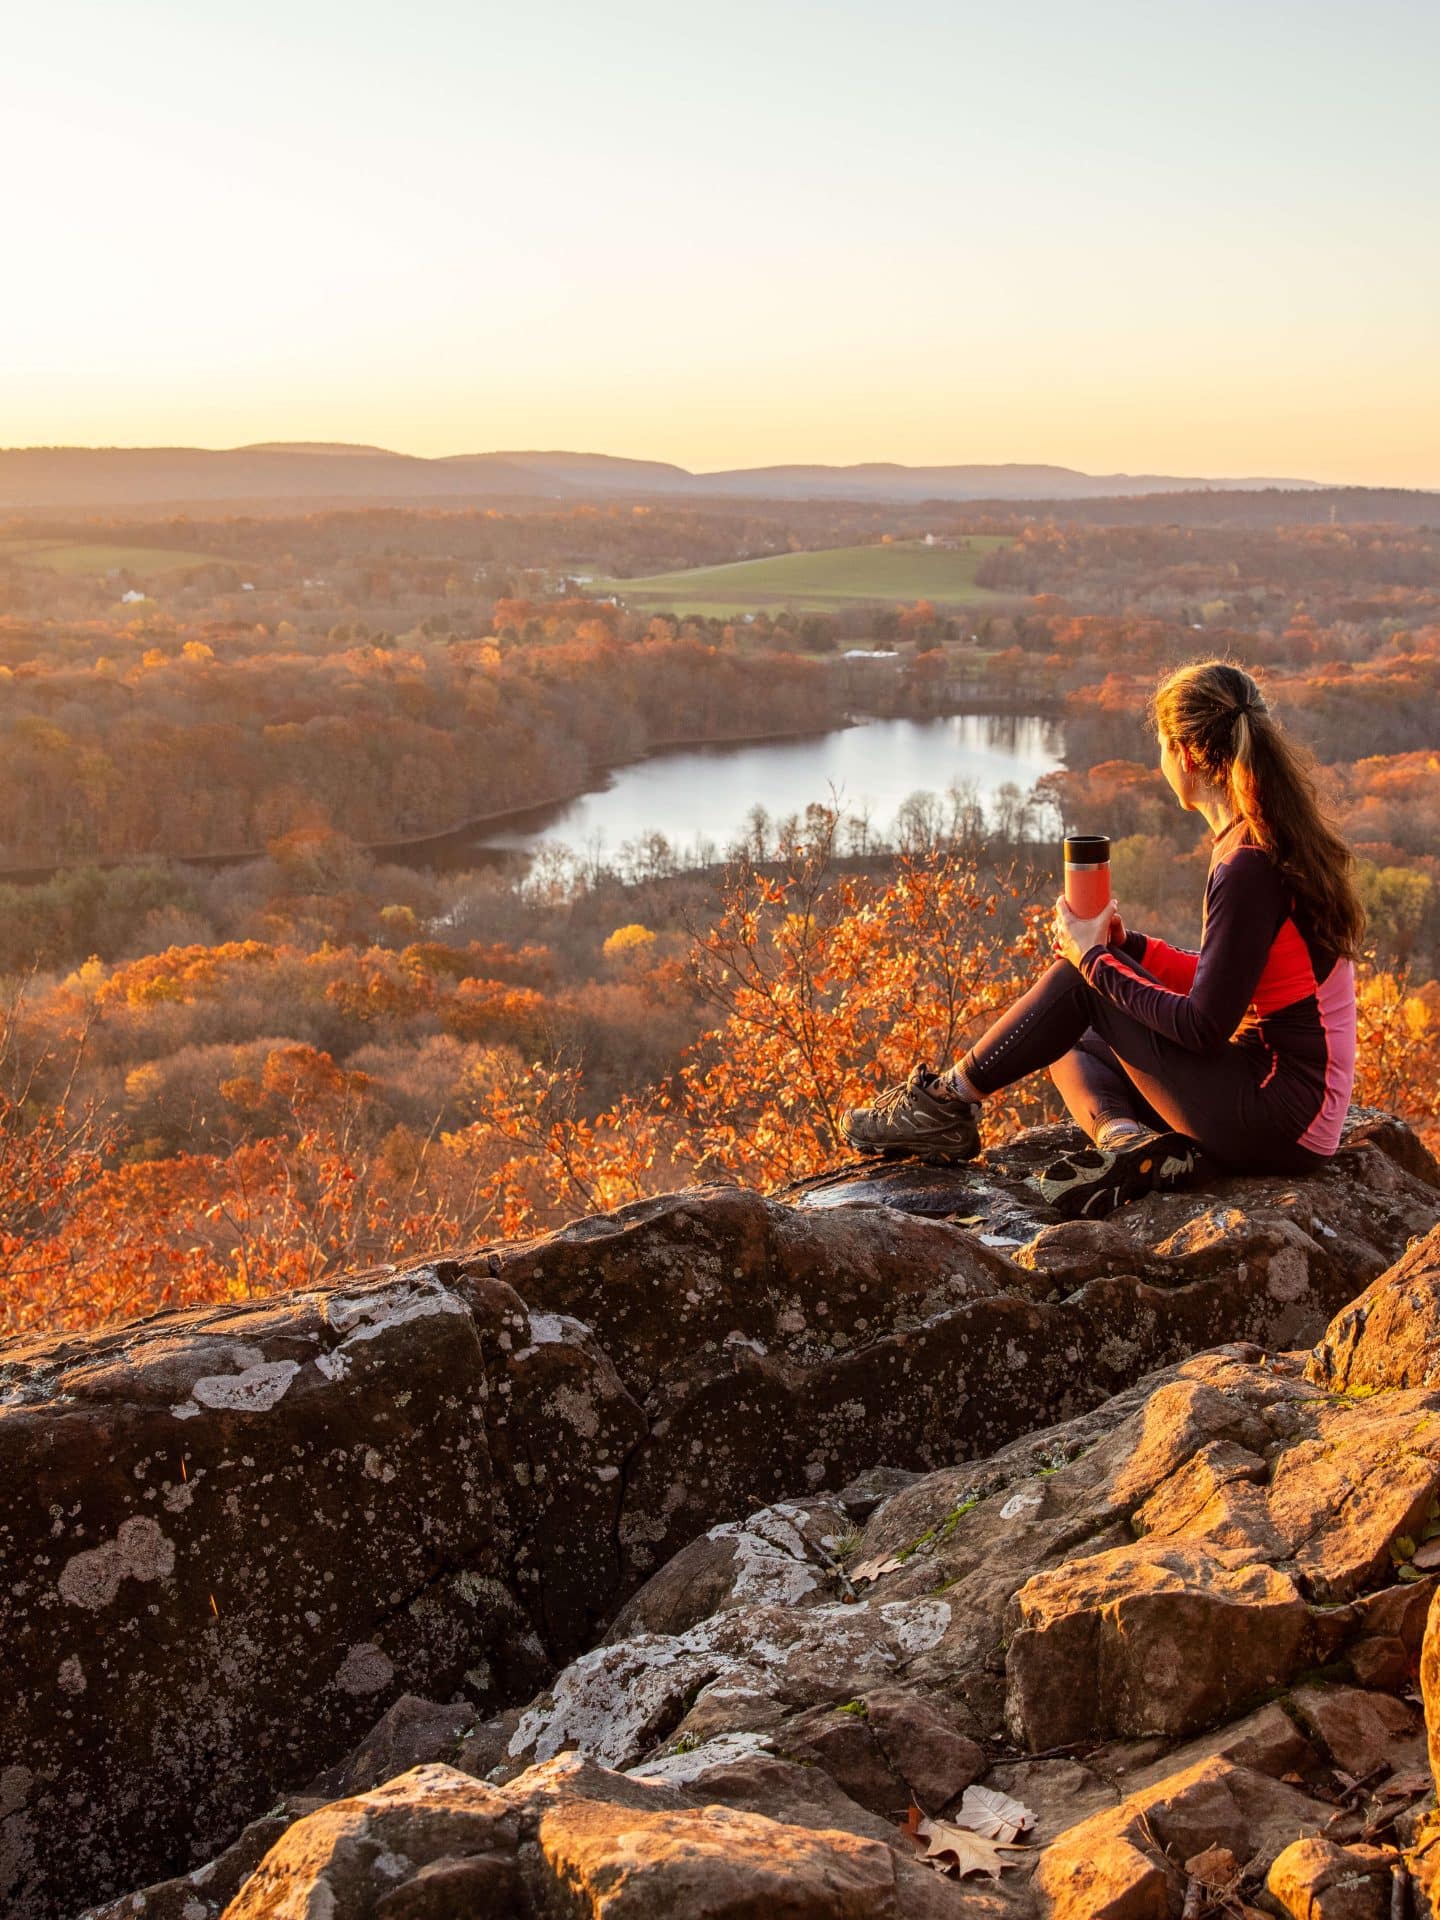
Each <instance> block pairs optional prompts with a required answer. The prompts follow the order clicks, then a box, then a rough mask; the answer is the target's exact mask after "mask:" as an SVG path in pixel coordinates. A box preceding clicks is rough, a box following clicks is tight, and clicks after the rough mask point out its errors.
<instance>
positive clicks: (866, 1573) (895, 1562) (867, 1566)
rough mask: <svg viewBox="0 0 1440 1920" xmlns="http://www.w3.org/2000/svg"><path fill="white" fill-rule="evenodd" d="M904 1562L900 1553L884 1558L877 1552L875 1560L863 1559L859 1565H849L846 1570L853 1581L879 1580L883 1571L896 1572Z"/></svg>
mask: <svg viewBox="0 0 1440 1920" xmlns="http://www.w3.org/2000/svg"><path fill="white" fill-rule="evenodd" d="M904 1564H905V1562H904V1561H903V1560H902V1559H901V1557H900V1555H899V1554H898V1553H892V1554H888V1555H886V1556H885V1557H883V1558H882V1557H881V1556H880V1555H879V1554H877V1555H876V1556H875V1558H874V1559H873V1560H862V1561H861V1562H860V1564H859V1566H858V1567H848V1568H847V1569H846V1572H847V1573H848V1574H849V1577H850V1579H851V1580H852V1581H857V1580H878V1579H879V1578H880V1576H881V1574H882V1573H894V1572H896V1571H897V1570H898V1569H899V1568H900V1567H903V1566H904Z"/></svg>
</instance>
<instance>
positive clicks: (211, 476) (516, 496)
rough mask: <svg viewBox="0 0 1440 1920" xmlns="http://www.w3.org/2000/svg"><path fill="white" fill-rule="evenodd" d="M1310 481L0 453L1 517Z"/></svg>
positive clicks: (1014, 467) (561, 455)
mask: <svg viewBox="0 0 1440 1920" xmlns="http://www.w3.org/2000/svg"><path fill="white" fill-rule="evenodd" d="M1324 485H1325V483H1324V482H1323V481H1318V480H1295V479H1266V478H1259V477H1255V478H1240V479H1235V478H1194V477H1191V478H1186V477H1183V476H1177V475H1173V474H1127V473H1111V474H1089V473H1081V472H1079V471H1078V470H1076V469H1075V468H1073V467H1060V466H1045V465H1025V464H1018V463H1006V464H1003V465H982V464H970V465H956V466H931V467H907V466H902V465H899V464H898V463H893V462H886V461H867V462H864V463H862V464H860V465H856V466H846V467H832V466H822V465H803V464H799V465H789V466H771V467H736V468H732V469H729V470H727V471H723V472H717V473H691V472H689V471H688V470H687V469H686V468H684V467H678V466H674V465H671V464H670V463H668V462H666V461H661V460H632V459H625V458H623V457H621V456H618V455H613V454H604V453H571V452H565V451H548V452H546V451H538V450H532V451H522V452H497V453H474V454H449V455H444V456H441V457H439V458H435V459H423V458H421V457H420V456H418V455H415V454H405V453H392V452H390V451H389V450H388V449H386V448H383V447H363V446H349V445H347V444H345V443H343V442H319V441H298V442H287V441H270V442H260V443H259V444H257V445H254V446H247V447H233V448H225V449H217V448H207V447H12V448H0V511H5V510H8V511H11V512H16V511H34V510H41V509H45V508H76V507H94V508H103V507H112V508H125V507H139V506H155V505H159V504H162V503H163V504H167V505H168V504H173V505H175V506H177V507H183V506H184V505H186V504H187V503H193V504H195V505H200V504H202V503H203V504H205V505H207V506H218V505H221V504H223V503H224V502H226V501H236V502H241V501H243V502H247V503H249V502H256V501H267V502H271V503H274V504H275V505H281V504H284V505H288V506H296V507H303V506H305V505H307V504H313V505H320V504H324V505H327V506H331V505H336V504H347V503H348V504H353V505H356V506H359V505H362V504H364V505H387V506H407V505H408V506H434V507H438V506H450V507H459V506H466V505H470V504H479V503H484V502H489V501H498V500H509V501H516V500H535V501H543V500H576V501H578V500H586V499H596V498H617V497H625V498H634V499H677V500H680V499H689V500H704V499H722V498H724V499H754V500H845V501H860V500H873V501H877V502H883V501H910V502H914V501H921V500H936V501H960V500H997V501H999V500H1091V499H1105V498H1114V497H1116V496H1123V495H1138V494H1150V493H1185V492H1207V491H1224V492H1234V491H1253V490H1256V489H1264V488H1280V489H1284V490H1287V491H1304V492H1312V491H1316V490H1319V489H1322V488H1323V487H1324Z"/></svg>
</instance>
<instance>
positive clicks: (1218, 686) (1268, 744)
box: [1151, 660, 1365, 959]
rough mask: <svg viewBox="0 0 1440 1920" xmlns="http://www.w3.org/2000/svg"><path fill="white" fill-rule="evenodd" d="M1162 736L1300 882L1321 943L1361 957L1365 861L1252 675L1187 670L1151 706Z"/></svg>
mask: <svg viewBox="0 0 1440 1920" xmlns="http://www.w3.org/2000/svg"><path fill="white" fill-rule="evenodd" d="M1151 711H1152V713H1153V715H1154V720H1155V727H1156V730H1157V732H1158V733H1159V734H1160V735H1161V736H1162V737H1163V738H1164V739H1167V740H1169V741H1170V742H1171V745H1172V746H1173V747H1184V748H1186V749H1187V750H1188V752H1189V754H1190V756H1191V758H1192V759H1193V760H1194V761H1195V762H1196V764H1197V765H1198V766H1199V768H1200V770H1201V772H1202V773H1203V774H1204V775H1205V777H1206V778H1207V779H1208V780H1210V781H1211V782H1212V783H1213V784H1214V785H1215V786H1218V787H1223V788H1226V789H1228V792H1229V796H1230V804H1231V806H1232V807H1233V808H1234V810H1235V812H1236V814H1237V815H1238V816H1239V817H1240V818H1241V819H1243V820H1244V822H1245V824H1246V826H1247V827H1248V828H1249V829H1250V833H1251V836H1252V838H1253V839H1254V840H1255V842H1256V844H1257V845H1258V846H1261V847H1263V848H1264V849H1265V851H1266V852H1267V853H1268V854H1270V856H1271V858H1272V859H1273V860H1274V861H1275V864H1276V865H1277V866H1278V867H1279V869H1280V871H1281V872H1282V873H1283V874H1284V875H1285V878H1286V879H1287V880H1288V881H1289V882H1290V885H1291V888H1292V889H1293V891H1294V894H1295V898H1296V901H1297V903H1298V904H1299V906H1300V907H1301V908H1302V909H1303V911H1304V913H1305V917H1306V918H1307V920H1308V921H1309V923H1310V926H1311V928H1312V930H1313V932H1314V934H1315V936H1316V937H1317V938H1318V939H1319V940H1320V941H1321V943H1322V944H1323V945H1324V946H1326V947H1328V948H1329V949H1330V950H1331V951H1332V952H1334V953H1338V954H1343V955H1345V956H1347V957H1349V958H1351V959H1354V958H1355V957H1356V956H1357V955H1358V954H1359V951H1360V942H1361V940H1362V938H1363V937H1364V933H1365V909H1364V908H1363V907H1362V906H1361V904H1360V897H1359V895H1358V894H1357V893H1356V891H1355V880H1354V866H1355V857H1354V855H1353V854H1352V853H1351V851H1350V849H1349V848H1348V847H1347V846H1346V844H1345V842H1344V841H1343V840H1342V839H1341V838H1340V835H1339V834H1338V833H1337V832H1336V830H1335V828H1334V827H1333V826H1332V825H1331V823H1330V821H1329V820H1328V819H1327V818H1326V816H1325V812H1324V809H1323V807H1322V806H1321V804H1320V797H1319V794H1318V792H1317V790H1316V784H1315V772H1314V763H1313V761H1312V760H1311V758H1310V756H1309V754H1308V753H1306V751H1305V750H1304V748H1303V747H1299V746H1297V745H1296V744H1295V743H1294V742H1293V741H1291V740H1290V739H1288V738H1287V737H1286V735H1285V733H1284V732H1283V730H1282V729H1281V727H1280V723H1279V722H1278V721H1277V720H1276V719H1275V717H1274V716H1273V714H1272V713H1271V712H1270V709H1269V707H1268V706H1267V705H1266V702H1265V696H1264V694H1263V693H1261V691H1260V689H1259V687H1258V686H1256V684H1255V682H1254V681H1253V680H1252V679H1251V677H1250V675H1249V674H1248V673H1246V672H1245V671H1244V669H1243V668H1242V667H1237V666H1234V665H1232V663H1231V662H1230V661H1228V660H1203V661H1200V662H1197V663H1196V664H1194V665H1192V666H1188V667H1179V668H1177V669H1176V671H1175V672H1174V673H1172V674H1170V675H1169V676H1168V678H1167V679H1165V680H1164V681H1162V682H1161V684H1160V687H1159V688H1158V690H1157V691H1156V694H1155V697H1154V700H1153V701H1152V702H1151Z"/></svg>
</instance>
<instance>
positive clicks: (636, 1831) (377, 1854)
mask: <svg viewBox="0 0 1440 1920" xmlns="http://www.w3.org/2000/svg"><path fill="white" fill-rule="evenodd" d="M732 1785H733V1783H732ZM791 1793H792V1796H793V1793H794V1789H791ZM808 1810H811V1811H813V1810H814V1809H813V1803H811V1807H810V1808H809V1809H808ZM897 1838H898V1836H897ZM972 1911H973V1909H971V1908H970V1907H968V1906H967V1905H966V1904H965V1903H964V1901H963V1898H962V1897H961V1896H959V1895H958V1894H957V1893H956V1892H955V1890H953V1889H952V1888H950V1887H949V1886H947V1885H946V1884H945V1883H944V1882H942V1881H940V1880H939V1879H938V1878H936V1877H935V1876H934V1875H927V1874H925V1873H923V1871H922V1870H921V1869H919V1868H917V1867H916V1866H914V1865H913V1864H912V1863H911V1862H910V1861H908V1860H906V1859H904V1858H902V1857H901V1856H900V1855H899V1854H898V1853H897V1852H896V1850H895V1849H893V1848H892V1847H891V1846H889V1845H888V1844H887V1843H886V1842H885V1841H884V1840H882V1839H878V1838H873V1837H869V1836H867V1835H863V1834H858V1833H855V1832H853V1831H850V1830H849V1829H848V1828H846V1827H823V1826H819V1825H817V1824H815V1823H814V1822H813V1820H805V1821H801V1822H793V1823H792V1822H789V1821H782V1820H776V1819H772V1818H769V1817H767V1816H766V1815H764V1814H760V1813H756V1812H753V1811H750V1810H749V1809H747V1808H745V1807H741V1806H737V1805H733V1804H724V1803H721V1802H717V1801H710V1802H708V1803H703V1804H697V1803H696V1801H695V1799H694V1797H693V1796H688V1795H686V1794H685V1793H683V1792H681V1791H680V1790H679V1789H677V1788H675V1787H671V1786H668V1785H665V1784H663V1783H660V1782H652V1781H637V1780H633V1779H630V1778H628V1777H626V1776H625V1775H623V1774H617V1773H613V1772H609V1771H607V1770H606V1769H604V1768H602V1767H597V1766H595V1765H594V1764H593V1763H591V1762H586V1761H579V1760H575V1759H574V1758H572V1757H567V1758H566V1759H563V1760H558V1761H555V1762H553V1763H552V1764H551V1765H549V1766H543V1767H537V1768H534V1769H532V1770H531V1771H530V1772H529V1773H526V1774H525V1775H523V1776H522V1777H521V1778H519V1779H517V1780H515V1781H513V1782H512V1783H511V1784H510V1785H509V1786H508V1787H507V1788H505V1789H504V1790H503V1791H496V1790H494V1789H492V1788H489V1787H486V1786H484V1785H482V1784H481V1783H480V1782H478V1781H475V1780H471V1779H470V1778H468V1777H467V1776H466V1775H464V1774H461V1773H457V1772H455V1771H454V1770H453V1769H452V1768H449V1767H444V1766H424V1767H417V1768H414V1769H412V1770H411V1771H410V1772H408V1773H405V1774H402V1775H400V1776H399V1777H398V1778H396V1779H394V1780H391V1781H389V1782H387V1783H386V1785H384V1786H382V1787H379V1788H377V1789H375V1790H374V1791H373V1792H370V1793H366V1794H361V1795H358V1796H355V1797H352V1798H350V1799H345V1800H339V1801H336V1802H334V1803H333V1804H332V1805H330V1806H328V1807H326V1808H324V1809H322V1810H321V1811H319V1812H317V1813H315V1814H313V1815H311V1816H310V1818H309V1819H307V1820H303V1821H300V1822H299V1823H297V1824H296V1825H295V1826H293V1827H292V1828H290V1829H289V1831H288V1832H287V1833H286V1834H285V1835H284V1837H283V1838H282V1839H281V1840H280V1841H279V1842H277V1844H276V1845H275V1846H274V1847H273V1848H272V1849H271V1851H270V1852H269V1854H268V1855H267V1856H266V1857H265V1859H264V1860H263V1861H262V1862H261V1864H260V1865H259V1867H258V1868H257V1869H256V1871H255V1872H254V1873H253V1874H252V1876H251V1877H250V1879H249V1881H248V1882H247V1883H246V1885H245V1887H244V1888H243V1889H242V1891H241V1892H240V1893H239V1894H238V1895H237V1897H236V1898H235V1899H234V1900H233V1901H232V1902H231V1903H230V1905H229V1906H228V1907H227V1908H226V1910H225V1920H313V1916H314V1915H316V1914H320V1913H323V1914H324V1915H325V1916H326V1920H464V1917H465V1916H469V1915H472V1914H479V1913H484V1914H486V1915H491V1916H494V1920H575V1916H578V1915H593V1916H595V1917H596V1920H600V1916H602V1915H603V1916H604V1920H662V1916H675V1917H676V1920H680V1917H681V1916H683V1917H684V1920H760V1916H762V1915H763V1916H766V1920H769V1917H770V1916H773V1917H774V1920H945V1917H946V1916H948V1915H951V1914H960V1913H970V1912H972Z"/></svg>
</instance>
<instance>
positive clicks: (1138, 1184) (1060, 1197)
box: [1031, 1127, 1199, 1220]
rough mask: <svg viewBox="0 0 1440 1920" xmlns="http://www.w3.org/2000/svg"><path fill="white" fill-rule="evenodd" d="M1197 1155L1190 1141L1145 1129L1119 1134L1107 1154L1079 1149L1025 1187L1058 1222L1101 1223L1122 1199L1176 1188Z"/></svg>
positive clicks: (1053, 1163)
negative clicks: (1034, 1190) (1034, 1192)
mask: <svg viewBox="0 0 1440 1920" xmlns="http://www.w3.org/2000/svg"><path fill="white" fill-rule="evenodd" d="M1198 1156H1199V1149H1198V1148H1197V1147H1196V1145H1195V1142H1194V1141H1193V1140H1187V1139H1186V1137H1185V1135H1184V1134H1183V1133H1155V1132H1154V1131H1153V1130H1151V1129H1150V1128H1148V1127H1147V1128H1143V1129H1140V1130H1138V1131H1137V1132H1135V1133H1133V1134H1125V1135H1123V1136H1122V1138H1121V1140H1120V1143H1119V1144H1118V1145H1116V1146H1114V1147H1112V1148H1110V1149H1108V1150H1107V1149H1106V1148H1103V1147H1098V1146H1097V1147H1082V1148H1081V1149H1080V1151H1079V1152H1078V1153H1069V1154H1066V1155H1064V1157H1063V1158H1061V1159H1059V1160H1052V1161H1051V1163H1050V1165H1049V1166H1048V1167H1046V1168H1044V1169H1043V1171H1042V1172H1040V1173H1037V1174H1036V1175H1034V1177H1033V1178H1032V1180H1031V1185H1032V1186H1034V1187H1037V1188H1038V1189H1039V1191H1040V1195H1041V1198H1042V1199H1043V1200H1044V1201H1045V1202H1046V1204H1047V1205H1049V1206H1052V1207H1054V1209H1055V1211H1056V1212H1057V1213H1058V1214H1060V1215H1061V1216H1062V1217H1063V1218H1064V1219H1066V1220H1081V1219H1084V1220H1101V1219H1103V1218H1104V1217H1105V1215H1106V1214H1109V1213H1113V1212H1114V1211H1115V1209H1116V1208H1117V1207H1120V1206H1123V1205H1124V1204H1125V1203H1126V1201H1127V1200H1138V1199H1139V1198H1140V1197H1141V1196H1142V1194H1147V1193H1165V1192H1168V1191H1169V1190H1170V1188H1172V1187H1178V1186H1182V1185H1183V1184H1184V1183H1185V1181H1186V1180H1188V1179H1189V1177H1190V1175H1191V1174H1192V1173H1193V1172H1194V1171H1195V1163H1196V1160H1197V1158H1198Z"/></svg>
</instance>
